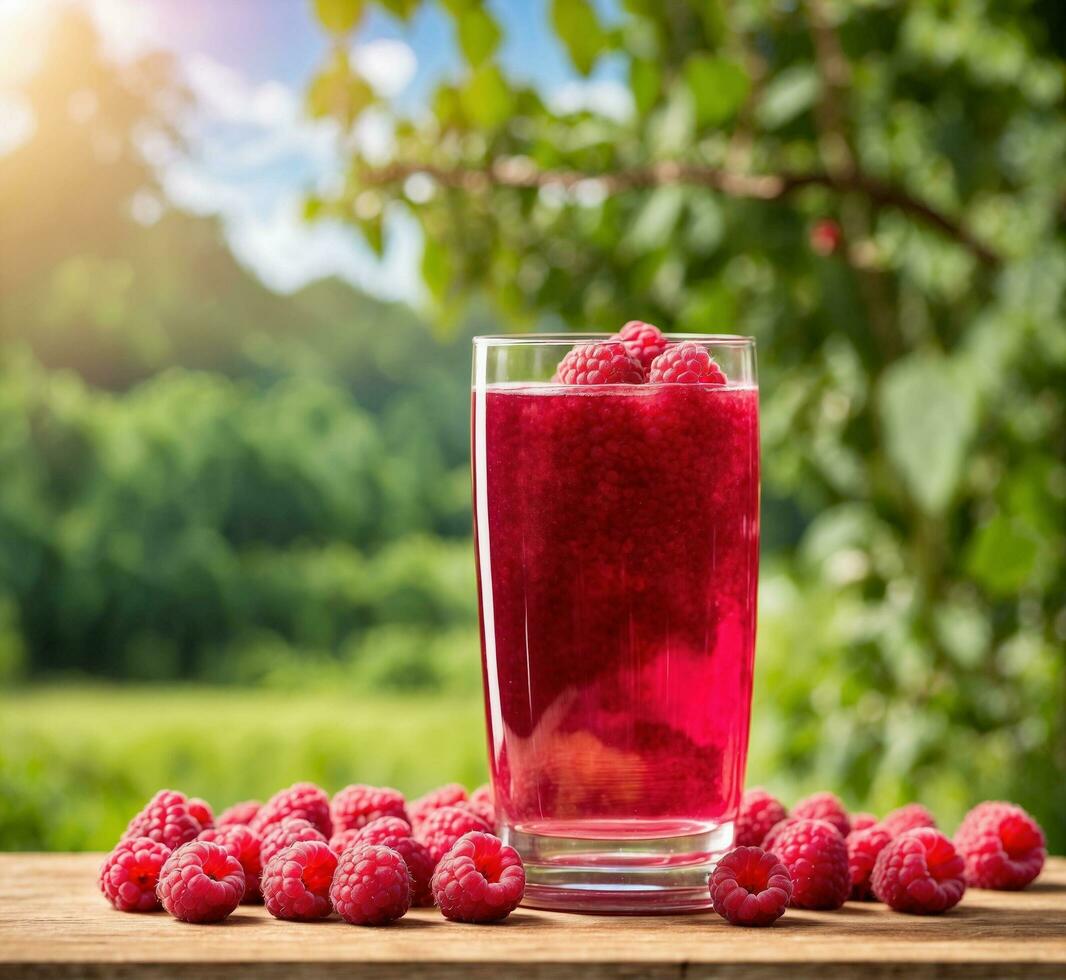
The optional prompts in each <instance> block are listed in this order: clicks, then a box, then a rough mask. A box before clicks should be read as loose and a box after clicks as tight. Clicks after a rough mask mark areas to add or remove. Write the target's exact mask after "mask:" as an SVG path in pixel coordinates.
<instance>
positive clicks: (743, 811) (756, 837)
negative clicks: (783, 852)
mask: <svg viewBox="0 0 1066 980" xmlns="http://www.w3.org/2000/svg"><path fill="white" fill-rule="evenodd" d="M787 816H788V811H787V810H786V809H785V808H784V807H783V806H782V805H781V804H780V803H779V802H778V801H777V800H776V799H775V798H774V797H773V796H771V795H770V794H769V793H767V792H766V790H764V789H748V790H745V791H744V796H743V797H742V798H741V801H740V810H739V812H738V813H737V822H736V824H735V826H734V833H733V843H734V844H736V845H737V846H738V847H758V846H759V845H760V844H762V842H763V840H764V839H765V837H766V835H767V834H768V833H769V832H770V828H771V827H773V826H774V824H776V823H780V821H782V820H784V819H785V817H787Z"/></svg>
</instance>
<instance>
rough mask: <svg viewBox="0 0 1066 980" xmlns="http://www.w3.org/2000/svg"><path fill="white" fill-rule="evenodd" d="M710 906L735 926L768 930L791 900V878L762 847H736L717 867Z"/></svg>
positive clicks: (711, 886)
mask: <svg viewBox="0 0 1066 980" xmlns="http://www.w3.org/2000/svg"><path fill="white" fill-rule="evenodd" d="M709 887H710V892H711V902H712V903H713V905H714V910H715V912H717V913H718V914H719V915H720V916H721V917H722V918H723V919H726V920H727V921H729V922H731V923H733V925H735V926H768V925H770V924H771V923H773V922H776V921H777V920H778V919H780V918H781V916H782V915H784V913H785V909H786V908H787V907H788V903H789V900H790V899H791V898H792V877H791V876H790V875H789V872H788V868H786V867H785V866H784V865H783V864H782V863H781V862H780V861H779V860H778V858H777V855H776V854H767V853H766V851H764V850H763V849H762V848H761V847H736V848H734V849H733V850H731V851H730V852H729V853H728V854H726V855H725V856H724V857H723V858H722V859H721V860H720V861H719V862H718V865H717V866H716V867H715V869H714V872H713V873H712V874H711V880H710V885H709Z"/></svg>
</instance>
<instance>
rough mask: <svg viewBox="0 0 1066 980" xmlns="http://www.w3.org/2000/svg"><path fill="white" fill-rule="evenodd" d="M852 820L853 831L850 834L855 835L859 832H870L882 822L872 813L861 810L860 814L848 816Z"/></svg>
mask: <svg viewBox="0 0 1066 980" xmlns="http://www.w3.org/2000/svg"><path fill="white" fill-rule="evenodd" d="M848 816H849V818H850V820H851V830H850V831H849V833H852V834H854V833H855V831H857V830H869V829H870V828H871V827H876V826H877V825H878V824H879V823H880V822H881V821H879V820H878V819H877V817H876V816H875V815H874V814H872V813H867V812H866V811H864V810H860V811H859V812H858V813H851V814H849V815H848Z"/></svg>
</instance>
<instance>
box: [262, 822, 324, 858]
mask: <svg viewBox="0 0 1066 980" xmlns="http://www.w3.org/2000/svg"><path fill="white" fill-rule="evenodd" d="M301 840H320V841H322V843H323V844H325V843H326V836H325V834H323V833H322V831H320V830H319V829H318V828H317V827H316V826H314V824H312V823H311V822H310V821H308V820H304V819H303V818H302V817H289V818H288V819H287V820H282V822H281V823H276V824H272V825H271V826H269V827H267V828H266V829H265V830H264V831H263V836H262V839H261V841H260V844H259V860H260V861H261V862H262V864H263V867H266V864H267V862H268V861H269V860H270V859H271V858H272V857H273V856H274V855H275V854H277V853H278V851H280V850H283V849H284V848H286V847H288V846H289V845H291V844H295V843H296V842H297V841H301Z"/></svg>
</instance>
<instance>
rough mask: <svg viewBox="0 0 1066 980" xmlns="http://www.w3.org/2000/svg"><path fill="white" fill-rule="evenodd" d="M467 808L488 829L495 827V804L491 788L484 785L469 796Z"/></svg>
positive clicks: (486, 784)
mask: <svg viewBox="0 0 1066 980" xmlns="http://www.w3.org/2000/svg"><path fill="white" fill-rule="evenodd" d="M467 806H469V807H470V809H471V810H473V811H474V813H476V814H477V815H478V816H479V817H481V819H482V820H484V821H485V823H487V824H488V825H489V826H490V827H494V826H495V825H496V804H495V802H494V800H493V798H492V787H491V786H490V785H489V784H488V783H485V784H484V785H483V786H479V787H478V788H477V789H476V790H474V792H473V793H471V794H470V799H469V800H468V801H467Z"/></svg>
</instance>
